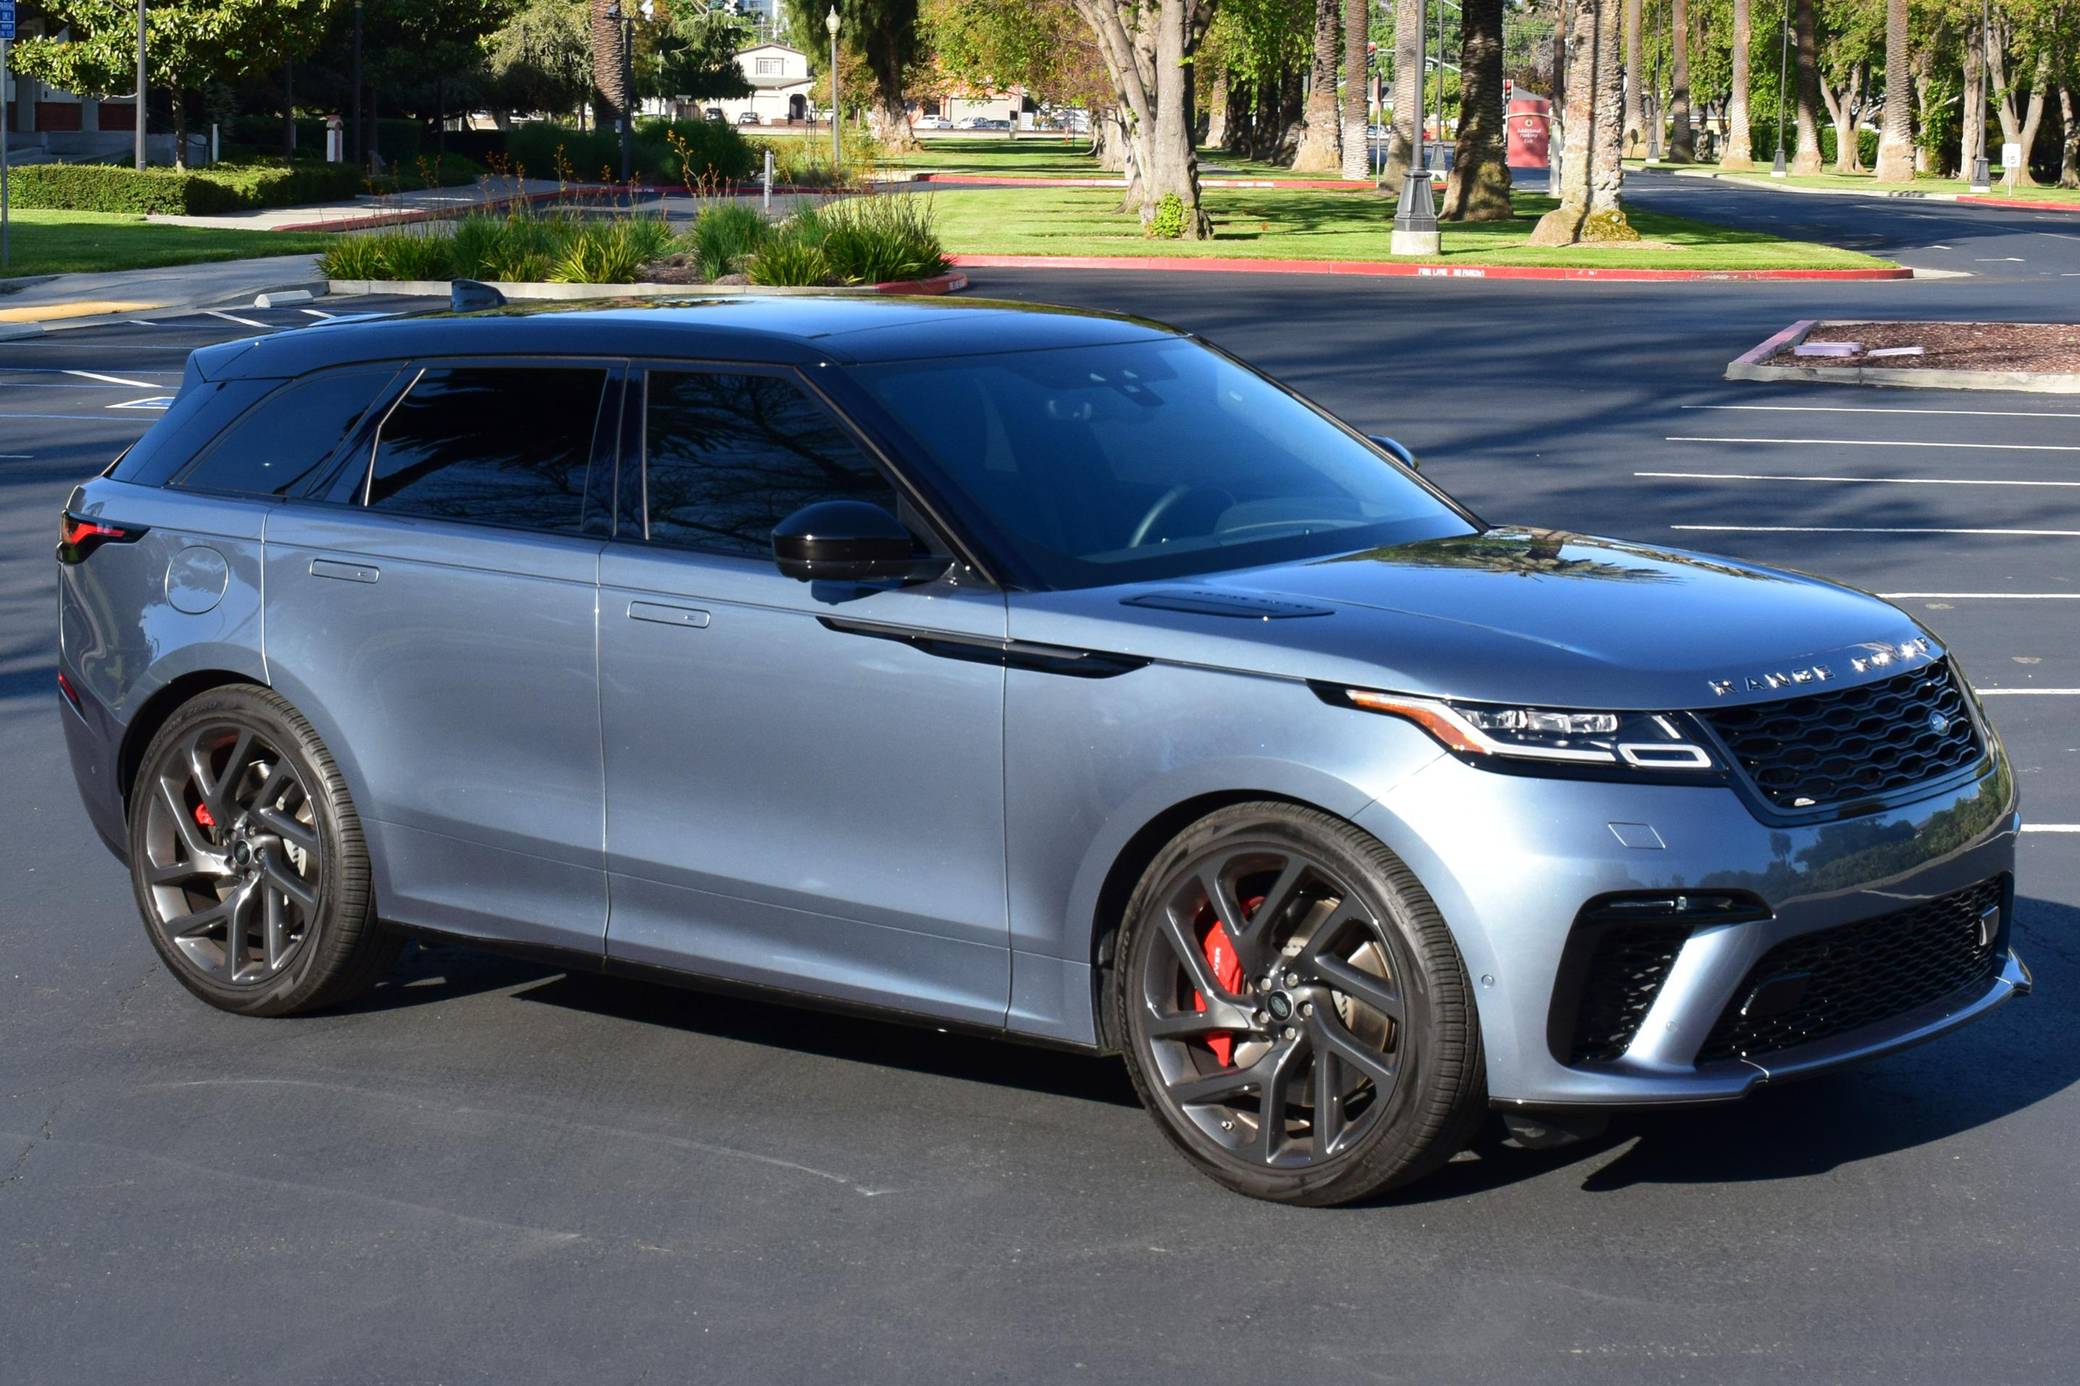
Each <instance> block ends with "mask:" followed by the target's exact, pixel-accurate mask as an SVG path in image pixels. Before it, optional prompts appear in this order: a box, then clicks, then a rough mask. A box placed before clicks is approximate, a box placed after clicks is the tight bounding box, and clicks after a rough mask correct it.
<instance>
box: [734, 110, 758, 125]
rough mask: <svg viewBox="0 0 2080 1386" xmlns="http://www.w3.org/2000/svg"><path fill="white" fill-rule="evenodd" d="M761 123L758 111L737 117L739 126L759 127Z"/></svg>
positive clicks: (746, 112)
mask: <svg viewBox="0 0 2080 1386" xmlns="http://www.w3.org/2000/svg"><path fill="white" fill-rule="evenodd" d="M759 123H760V122H759V119H758V112H757V111H745V112H743V113H741V114H740V115H738V116H737V124H739V125H757V124H759Z"/></svg>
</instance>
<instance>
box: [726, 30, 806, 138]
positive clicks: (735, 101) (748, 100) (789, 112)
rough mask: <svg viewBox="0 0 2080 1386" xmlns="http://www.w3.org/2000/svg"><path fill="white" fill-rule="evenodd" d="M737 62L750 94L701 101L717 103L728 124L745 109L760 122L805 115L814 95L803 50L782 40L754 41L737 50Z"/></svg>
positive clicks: (738, 118) (785, 121)
mask: <svg viewBox="0 0 2080 1386" xmlns="http://www.w3.org/2000/svg"><path fill="white" fill-rule="evenodd" d="M737 66H738V67H740V68H742V69H743V70H744V80H745V81H747V82H749V83H750V84H751V95H749V96H740V97H733V98H731V99H729V100H727V101H712V102H706V103H702V104H704V105H713V106H720V107H721V108H722V118H723V119H724V120H727V121H729V122H730V123H731V124H732V125H735V124H739V123H742V121H741V117H742V116H743V115H744V113H745V112H746V111H749V112H750V113H751V114H753V115H755V116H757V117H758V123H759V124H760V125H786V124H789V123H791V122H793V123H799V122H801V121H806V120H807V119H809V116H810V113H811V111H813V110H814V109H815V105H816V98H815V93H814V91H813V87H814V83H813V82H811V81H810V79H809V55H808V54H807V53H804V52H802V51H801V50H800V49H799V48H790V47H788V46H787V45H786V44H784V43H754V44H752V45H751V46H750V47H749V48H746V49H744V50H742V51H741V52H739V53H738V54H737Z"/></svg>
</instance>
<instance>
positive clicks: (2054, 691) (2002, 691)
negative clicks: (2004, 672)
mask: <svg viewBox="0 0 2080 1386" xmlns="http://www.w3.org/2000/svg"><path fill="white" fill-rule="evenodd" d="M1972 691H1973V692H1974V693H1977V694H1978V695H1979V696H1980V697H1982V698H2080V688H1976V687H1975V688H1973V689H1972Z"/></svg>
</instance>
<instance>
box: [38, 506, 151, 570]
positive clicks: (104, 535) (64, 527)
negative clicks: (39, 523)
mask: <svg viewBox="0 0 2080 1386" xmlns="http://www.w3.org/2000/svg"><path fill="white" fill-rule="evenodd" d="M144 535H145V527H144V526H143V525H118V524H111V523H109V522H108V521H107V520H86V519H81V518H80V517H79V516H77V515H74V514H71V513H69V512H68V513H66V514H64V515H62V516H60V517H59V524H58V561H59V562H60V563H84V562H85V561H86V559H87V555H88V554H91V553H92V552H94V550H96V549H98V548H100V547H101V546H102V545H103V544H134V543H136V542H137V541H138V540H139V539H142V538H144Z"/></svg>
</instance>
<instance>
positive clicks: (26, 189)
mask: <svg viewBox="0 0 2080 1386" xmlns="http://www.w3.org/2000/svg"><path fill="white" fill-rule="evenodd" d="M11 183H12V191H13V195H14V200H15V204H16V205H17V206H21V207H39V208H47V209H51V210H55V211H74V212H147V213H152V212H156V213H161V214H164V215H170V216H183V215H185V216H207V215H211V214H214V213H219V212H235V211H241V210H245V209H249V208H255V207H285V206H292V205H294V204H296V203H299V202H336V201H339V200H341V199H344V198H349V197H352V196H353V195H354V194H355V193H357V192H359V191H361V177H360V175H359V174H358V173H357V172H355V171H354V170H353V169H352V168H349V167H348V166H347V165H345V164H320V163H293V164H292V163H286V162H283V161H282V160H279V159H275V160H257V161H255V162H252V163H247V164H228V163H227V164H218V165H216V166H215V167H214V168H205V169H189V170H187V171H184V172H183V171H176V170H174V169H170V168H148V169H142V170H139V169H134V168H124V167H121V166H119V165H116V164H31V165H30V166H29V167H27V168H23V169H19V170H17V171H16V172H15V173H14V175H13V177H12V179H11Z"/></svg>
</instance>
